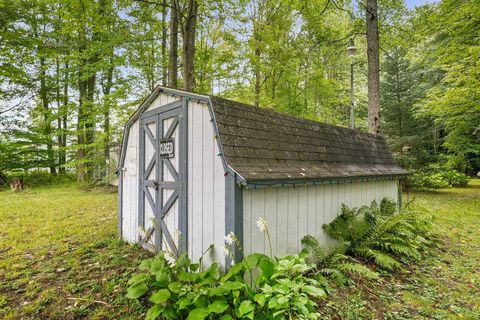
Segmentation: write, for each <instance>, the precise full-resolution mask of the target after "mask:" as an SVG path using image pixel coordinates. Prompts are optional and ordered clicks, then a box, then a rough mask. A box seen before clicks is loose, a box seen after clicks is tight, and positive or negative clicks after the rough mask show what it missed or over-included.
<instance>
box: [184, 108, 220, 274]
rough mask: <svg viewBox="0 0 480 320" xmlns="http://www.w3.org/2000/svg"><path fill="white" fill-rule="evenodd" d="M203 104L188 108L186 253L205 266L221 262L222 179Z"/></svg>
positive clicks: (213, 131) (216, 145)
mask: <svg viewBox="0 0 480 320" xmlns="http://www.w3.org/2000/svg"><path fill="white" fill-rule="evenodd" d="M216 138H217V137H216V135H215V130H214V127H213V124H212V122H211V116H210V111H209V109H208V106H207V104H205V103H197V102H193V101H190V102H189V106H188V252H189V256H190V258H191V259H192V260H193V261H197V260H198V259H199V258H200V257H201V255H202V253H203V252H204V251H205V250H207V248H208V247H209V246H210V245H211V244H213V245H214V250H213V252H211V253H210V254H208V255H206V256H205V257H204V258H203V262H204V263H205V264H206V265H208V264H210V263H211V262H212V261H218V262H222V261H223V258H224V256H223V249H222V247H223V243H224V238H225V176H224V169H223V164H222V159H221V157H220V150H219V149H218V144H217V140H216Z"/></svg>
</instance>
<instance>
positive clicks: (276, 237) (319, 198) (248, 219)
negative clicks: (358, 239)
mask: <svg viewBox="0 0 480 320" xmlns="http://www.w3.org/2000/svg"><path fill="white" fill-rule="evenodd" d="M243 192H244V193H243V239H244V244H243V247H244V248H243V249H244V252H245V254H247V255H248V254H250V253H254V252H259V253H264V254H267V255H269V245H268V240H267V237H266V235H265V234H264V233H261V232H260V231H259V229H258V227H257V225H256V222H257V221H258V219H259V218H260V217H263V218H264V219H265V220H266V221H267V222H268V225H269V230H270V236H271V240H272V250H273V253H274V255H277V256H282V255H285V254H295V253H298V252H299V251H300V250H301V249H302V246H301V239H302V238H303V236H305V235H307V234H309V235H312V236H315V237H316V238H317V239H318V240H319V241H320V243H321V244H322V245H324V246H327V247H329V246H332V245H333V242H332V240H330V239H328V237H327V236H326V235H325V234H324V233H323V230H322V225H323V224H325V223H329V222H331V221H332V220H333V219H334V218H335V217H336V216H337V215H338V214H340V208H341V206H342V203H345V204H346V205H347V206H348V207H361V206H363V205H370V204H371V202H372V201H373V200H376V201H377V202H380V201H381V200H382V199H383V198H384V197H390V198H392V199H393V200H394V201H397V200H398V199H397V197H398V184H397V181H396V180H379V181H368V182H360V181H357V182H345V183H339V184H324V185H316V186H306V187H278V188H262V189H245V190H244V191H243Z"/></svg>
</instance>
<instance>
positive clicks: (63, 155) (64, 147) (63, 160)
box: [58, 60, 69, 173]
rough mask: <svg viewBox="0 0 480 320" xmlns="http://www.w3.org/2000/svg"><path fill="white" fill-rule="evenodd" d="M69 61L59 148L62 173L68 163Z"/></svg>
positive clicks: (64, 87)
mask: <svg viewBox="0 0 480 320" xmlns="http://www.w3.org/2000/svg"><path fill="white" fill-rule="evenodd" d="M68 81H69V80H68V61H67V60H65V77H64V82H63V108H62V114H61V116H62V128H63V130H62V144H61V145H60V148H59V154H60V166H59V168H58V170H59V172H60V173H65V172H66V168H65V166H66V164H67V114H68Z"/></svg>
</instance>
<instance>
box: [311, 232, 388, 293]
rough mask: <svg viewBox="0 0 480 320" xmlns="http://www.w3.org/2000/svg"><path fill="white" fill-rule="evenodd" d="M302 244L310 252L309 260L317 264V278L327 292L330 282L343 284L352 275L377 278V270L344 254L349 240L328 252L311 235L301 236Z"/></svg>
mask: <svg viewBox="0 0 480 320" xmlns="http://www.w3.org/2000/svg"><path fill="white" fill-rule="evenodd" d="M302 244H303V246H304V247H305V249H306V250H308V251H309V252H311V254H310V256H309V261H311V262H313V263H314V264H315V265H316V266H317V271H318V274H319V277H318V280H319V282H320V283H322V284H323V285H324V287H325V290H326V291H327V292H329V291H330V285H329V284H330V282H332V281H333V283H335V285H337V286H343V285H346V284H347V283H348V282H349V280H350V279H351V276H352V275H355V276H358V277H363V278H367V279H378V278H379V274H378V273H377V272H375V271H373V270H371V269H370V268H368V267H367V266H365V265H363V264H361V263H360V262H359V261H358V260H357V259H355V258H354V257H352V256H349V255H347V254H346V252H347V250H348V248H349V247H350V243H349V242H340V243H339V244H338V245H337V246H336V247H335V248H334V249H333V250H332V251H331V252H330V253H327V252H326V250H325V249H324V248H323V247H322V246H321V245H320V243H319V242H318V240H317V239H316V238H315V237H313V236H311V235H306V236H305V237H303V239H302Z"/></svg>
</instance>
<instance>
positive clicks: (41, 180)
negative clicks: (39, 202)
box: [5, 171, 76, 188]
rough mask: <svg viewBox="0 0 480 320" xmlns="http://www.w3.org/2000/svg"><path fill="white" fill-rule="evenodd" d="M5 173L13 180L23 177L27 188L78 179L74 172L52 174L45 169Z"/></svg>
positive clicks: (8, 178)
mask: <svg viewBox="0 0 480 320" xmlns="http://www.w3.org/2000/svg"><path fill="white" fill-rule="evenodd" d="M5 173H6V176H7V180H12V179H13V178H21V179H23V183H24V185H25V187H26V188H30V187H39V186H47V185H54V184H62V183H68V182H73V181H75V179H76V177H75V175H74V174H62V175H51V174H50V173H48V172H45V171H44V172H42V171H33V172H26V173H24V172H21V171H20V172H5Z"/></svg>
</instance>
